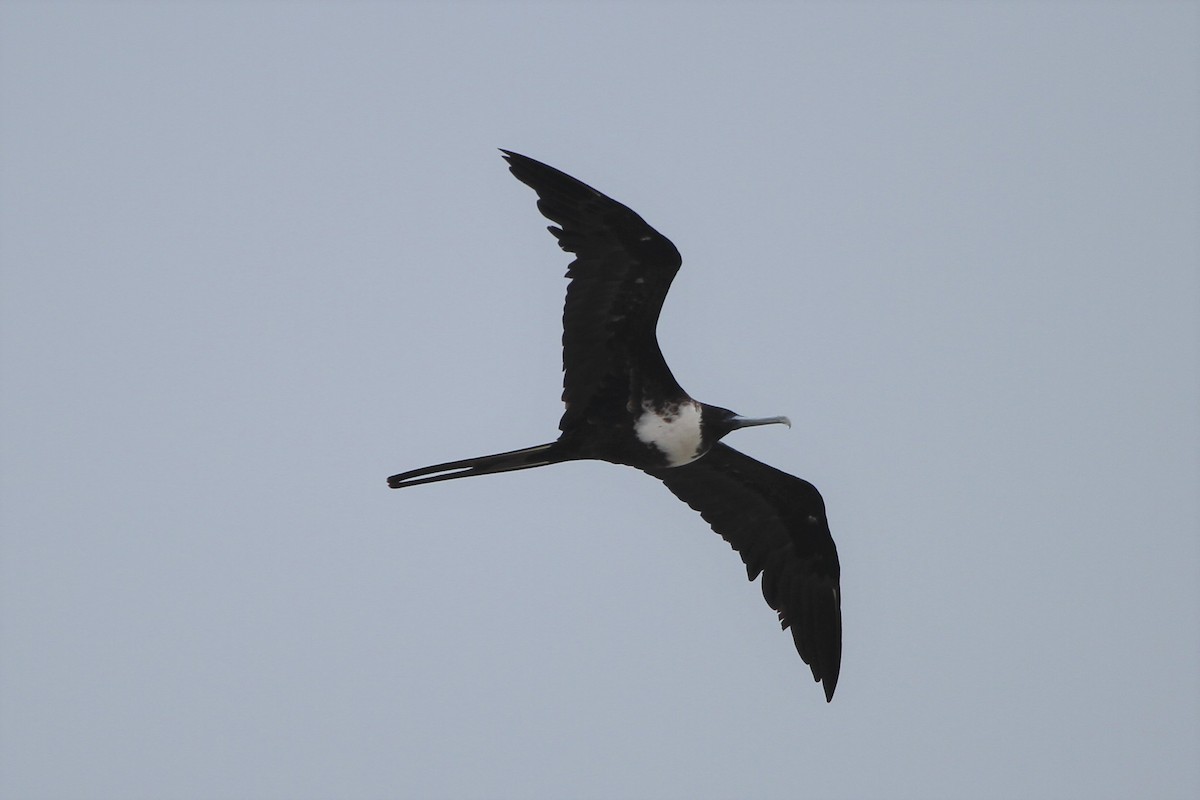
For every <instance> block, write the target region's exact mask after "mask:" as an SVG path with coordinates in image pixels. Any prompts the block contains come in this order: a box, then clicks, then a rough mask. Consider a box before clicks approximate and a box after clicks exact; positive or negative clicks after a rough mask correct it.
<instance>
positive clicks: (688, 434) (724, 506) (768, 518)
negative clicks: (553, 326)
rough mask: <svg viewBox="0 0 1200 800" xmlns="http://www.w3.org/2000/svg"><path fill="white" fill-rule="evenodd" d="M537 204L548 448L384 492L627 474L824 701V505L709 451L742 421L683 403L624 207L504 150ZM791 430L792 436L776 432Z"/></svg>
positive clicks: (657, 303)
mask: <svg viewBox="0 0 1200 800" xmlns="http://www.w3.org/2000/svg"><path fill="white" fill-rule="evenodd" d="M502 152H504V154H505V156H504V157H505V158H506V159H507V160H508V162H509V168H510V170H511V171H512V173H513V175H515V176H516V177H517V178H518V179H519V180H520V181H521V182H523V183H525V184H527V185H528V186H530V187H531V188H532V189H533V190H534V191H535V192H537V195H538V210H540V211H541V212H542V214H543V215H545V216H546V217H547V218H548V219H550V220H551V221H553V222H555V223H557V225H556V226H551V227H550V229H549V230H550V232H551V233H553V234H554V236H555V237H557V239H558V242H559V245H560V246H561V247H562V248H563V250H566V251H567V252H570V253H574V254H575V260H574V261H572V262H571V265H570V267H569V269H568V270H567V277H568V278H570V284H569V285H568V287H567V299H566V304H565V308H564V311H563V373H564V374H563V402H564V403H565V404H566V410H565V411H564V413H563V416H562V419H561V420H560V421H559V430H560V431H561V435H560V436H559V438H558V439H557V440H556V441H554V442H550V443H548V444H543V445H538V446H536V447H529V448H525V449H522V450H514V451H511V452H508V453H498V454H496V455H491V456H482V457H479V458H470V459H464V460H461V461H452V462H448V463H445V464H436V465H434V466H430V467H424V468H422V469H417V470H411V471H409V472H404V473H401V474H399V475H393V476H392V477H391V478H389V479H388V485H389V486H391V487H393V488H402V487H406V486H414V485H418V484H422V483H431V482H434V481H442V480H450V479H452V478H463V477H469V476H472V475H486V474H491V473H496V472H507V471H511V470H519V469H528V468H530V467H539V466H544V465H546V464H554V463H559V462H562V461H571V460H576V459H598V460H601V461H609V462H612V463H616V464H627V465H629V466H632V467H637V468H638V469H641V470H643V471H645V472H646V473H648V474H650V475H652V476H654V477H655V478H658V479H659V480H661V481H662V482H663V483H664V484H666V486H667V488H668V489H670V490H671V491H672V492H673V493H674V494H675V495H676V496H677V497H679V498H680V499H681V500H683V501H684V502H685V503H687V504H688V505H689V506H691V507H692V508H694V509H695V510H696V511H699V512H700V514H701V516H703V517H704V519H705V520H706V521H707V522H708V523H709V524H710V525H711V526H712V527H713V529H714V530H715V531H716V532H717V533H719V534H720V535H721V536H722V537H724V538H725V540H726V541H728V542H729V543H730V544H731V545H732V546H733V547H734V548H735V549H736V550H737V551H738V553H739V554H740V555H741V557H742V560H743V561H744V562H745V564H746V568H747V573H748V574H749V577H750V580H754V579H755V578H756V577H758V575H759V574H760V573H761V574H762V576H763V580H762V589H763V596H764V597H765V598H766V601H767V603H768V605H770V606H771V608H773V609H775V611H777V612H778V614H779V619H780V622H781V623H782V624H783V626H784V627H785V628H790V629H791V632H792V637H793V640H794V641H795V644H796V650H797V651H798V652H799V654H800V657H801V658H802V659H803V660H804V661H805V663H807V664H808V665H809V667H810V668H811V669H812V674H813V678H814V679H815V680H817V681H820V682H823V684H824V689H825V697H826V699H827V700H828V699H832V698H833V691H834V687H835V686H836V685H837V679H838V672H839V669H840V665H841V650H842V623H841V589H840V585H839V577H840V567H839V564H838V558H837V548H836V547H835V546H834V543H833V539H832V537H831V536H830V533H829V525H828V521H827V519H826V516H825V505H824V503H823V501H822V500H821V495H820V494H819V493H818V492H817V490H816V488H814V487H813V485H812V484H810V483H808V482H807V481H804V480H801V479H800V478H797V477H794V476H792V475H788V474H787V473H785V472H781V471H780V470H777V469H775V468H774V467H770V466H768V465H766V464H763V463H761V462H759V461H756V460H755V459H752V458H750V457H749V456H746V455H744V454H742V453H739V452H738V451H736V450H734V449H733V448H731V447H728V446H726V445H725V444H722V443H721V442H720V439H721V437H723V436H725V435H726V434H727V433H729V432H731V431H733V430H737V429H738V428H744V427H749V426H752V425H765V424H770V423H776V422H778V423H787V419H786V418H784V417H768V418H761V419H747V418H743V417H739V416H737V415H736V414H734V413H733V412H732V411H729V410H727V409H724V408H720V407H718V406H710V405H707V404H704V403H699V402H697V401H695V400H693V399H692V398H691V397H689V396H688V394H687V393H686V392H684V391H683V389H682V388H681V387H680V385H679V383H678V382H677V381H676V380H675V377H674V376H673V375H672V374H671V370H670V368H668V367H667V364H666V361H665V360H664V359H663V356H662V352H661V350H660V349H659V346H658V339H657V336H656V333H655V329H656V327H657V323H658V316H659V312H660V311H661V309H662V304H663V300H664V299H665V298H666V295H667V290H668V289H669V288H670V286H671V281H672V279H674V277H675V273H676V272H678V271H679V267H680V264H681V263H682V260H681V258H680V256H679V251H678V250H676V249H675V246H674V245H673V244H671V242H670V241H669V240H668V239H667V238H666V237H664V236H663V235H662V234H660V233H658V232H657V231H655V230H654V229H653V228H651V227H650V226H649V225H647V224H646V222H645V221H644V220H643V219H642V218H641V217H639V216H638V215H637V214H635V213H634V212H633V211H632V210H630V209H629V208H626V207H625V206H623V205H621V204H620V203H618V202H616V201H615V200H612V199H610V198H608V197H606V196H604V195H603V194H601V193H600V192H598V191H596V190H595V189H592V188H591V187H590V186H587V185H586V184H583V183H581V182H580V181H577V180H575V179H574V178H572V177H570V176H569V175H567V174H565V173H563V172H560V171H559V170H556V169H554V168H553V167H549V166H547V165H545V164H542V163H540V162H538V161H534V160H533V159H531V158H527V157H525V156H522V155H519V154H517V153H512V152H509V151H502ZM788 424H790V423H788Z"/></svg>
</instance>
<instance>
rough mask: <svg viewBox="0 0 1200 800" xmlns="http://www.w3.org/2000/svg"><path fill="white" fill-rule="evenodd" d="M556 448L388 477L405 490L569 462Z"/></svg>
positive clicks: (530, 449)
mask: <svg viewBox="0 0 1200 800" xmlns="http://www.w3.org/2000/svg"><path fill="white" fill-rule="evenodd" d="M553 446H554V443H553V442H551V443H550V444H539V445H538V446H537V447H526V448H525V449H524V450H512V451H510V452H507V453H496V454H495V455H494V456H479V457H478V458H464V459H463V460H462V461H448V462H447V463H445V464H434V465H433V466H432V467H422V468H421V469H413V470H409V471H408V472H401V473H400V474H399V475H393V476H392V477H390V478H388V486H390V487H392V488H393V489H401V488H403V487H405V486H417V485H419V484H422V483H434V482H436V481H448V480H451V479H453V478H470V477H471V476H473V475H491V474H492V473H494V472H512V471H513V470H516V469H530V468H531V467H544V466H546V465H547V464H557V463H558V462H559V461H565V460H566V459H564V458H562V457H560V456H558V455H556V454H554V453H553V452H552V450H551V448H552V447H553ZM426 476H428V477H426ZM414 479H416V480H414Z"/></svg>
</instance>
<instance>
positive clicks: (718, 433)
mask: <svg viewBox="0 0 1200 800" xmlns="http://www.w3.org/2000/svg"><path fill="white" fill-rule="evenodd" d="M700 424H701V426H702V427H703V429H704V438H705V439H708V440H709V441H710V442H716V441H718V440H719V439H721V438H722V437H724V436H725V435H726V434H727V433H732V432H733V431H736V430H738V429H739V428H753V427H755V426H756V425H775V424H779V425H787V426H788V427H789V428H790V427H792V421H791V420H790V419H788V418H787V417H741V416H738V415H737V414H735V413H733V412H732V411H730V410H729V409H728V408H721V407H720V406H710V405H707V404H705V405H704V408H703V411H702V412H701V417H700Z"/></svg>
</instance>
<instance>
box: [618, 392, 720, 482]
mask: <svg viewBox="0 0 1200 800" xmlns="http://www.w3.org/2000/svg"><path fill="white" fill-rule="evenodd" d="M634 432H635V433H636V434H637V438H638V440H639V441H640V442H642V444H645V445H648V446H650V447H653V448H655V449H656V450H658V451H659V452H660V453H662V455H663V459H664V460H665V461H666V466H668V467H681V466H683V465H684V464H690V463H691V462H693V461H695V460H696V459H697V458H699V457H700V456H702V455H704V450H703V449H702V445H703V436H702V435H701V429H700V404H699V403H697V402H696V401H694V400H685V401H683V402H681V403H677V404H675V403H672V404H667V405H662V406H656V405H654V404H652V403H643V404H642V413H641V416H639V417H638V418H637V422H636V423H634Z"/></svg>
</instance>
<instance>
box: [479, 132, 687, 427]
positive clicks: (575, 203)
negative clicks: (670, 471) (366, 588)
mask: <svg viewBox="0 0 1200 800" xmlns="http://www.w3.org/2000/svg"><path fill="white" fill-rule="evenodd" d="M501 152H502V153H504V157H505V159H507V161H508V163H509V169H510V170H511V171H512V174H513V175H515V176H516V177H517V179H518V180H520V181H521V182H522V183H524V184H526V185H528V186H529V187H530V188H532V189H533V190H534V191H535V192H537V195H538V210H539V211H541V212H542V214H543V215H544V216H545V217H546V218H547V219H549V220H551V221H553V222H555V223H557V225H556V226H550V228H549V230H550V232H551V233H552V234H554V236H555V237H556V238H557V239H558V243H559V246H561V247H562V249H563V250H566V251H567V252H569V253H574V254H575V260H574V261H572V262H571V265H570V267H568V269H567V277H568V278H570V279H571V283H570V285H569V286H568V287H567V300H566V305H565V307H564V309H563V402H564V403H566V406H567V408H566V411H565V412H564V414H563V418H562V421H561V422H560V424H559V427H560V428H561V429H562V430H564V431H565V430H567V429H568V428H569V427H570V426H571V425H572V424H573V423H574V422H575V421H577V420H578V419H580V418H582V417H583V416H585V415H588V414H589V413H597V412H599V413H604V412H606V411H616V410H618V409H624V407H625V406H626V404H627V403H628V400H629V397H630V396H631V394H632V393H633V391H634V390H636V389H637V388H638V387H634V386H631V381H642V382H643V383H646V382H650V383H653V384H654V385H651V386H647V387H646V389H647V390H648V391H650V392H654V393H657V394H662V395H667V396H669V395H673V394H682V390H681V389H680V388H679V384H678V383H676V382H675V379H674V377H673V376H672V375H671V371H670V369H668V368H667V365H666V362H665V361H664V360H663V357H662V352H661V351H660V350H659V348H658V340H657V338H656V337H655V333H654V330H655V326H656V324H657V322H658V315H659V311H661V309H662V304H663V299H664V298H665V297H666V296H667V290H668V289H669V288H670V287H671V281H672V279H673V278H674V277H675V273H676V272H678V271H679V266H680V264H681V263H682V259H681V258H680V256H679V251H678V250H676V249H675V245H673V244H671V242H670V240H668V239H667V238H666V237H665V236H663V235H662V234H660V233H659V232H658V231H656V230H654V229H653V228H651V227H650V226H649V225H647V224H646V222H645V220H643V219H642V218H641V217H639V216H638V215H637V214H636V213H634V212H633V211H632V210H630V209H629V208H627V207H625V206H623V205H621V204H620V203H618V202H617V201H615V200H612V199H610V198H608V197H606V196H604V195H603V194H601V193H600V192H598V191H596V190H595V189H593V188H592V187H590V186H588V185H587V184H584V183H581V182H580V181H577V180H575V179H574V178H572V177H571V176H570V175H567V174H566V173H563V172H560V171H559V170H557V169H554V168H553V167H550V166H547V165H545V164H542V163H541V162H538V161H534V160H533V159H532V158H527V157H526V156H523V155H520V154H518V153H513V152H510V151H508V150H502V151H501ZM631 365H632V366H634V367H636V369H633V370H631V369H630V367H631Z"/></svg>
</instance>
